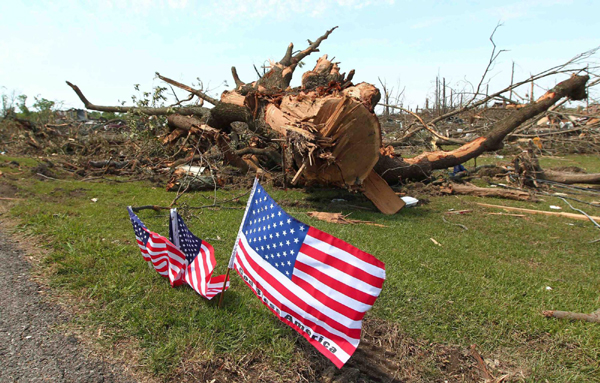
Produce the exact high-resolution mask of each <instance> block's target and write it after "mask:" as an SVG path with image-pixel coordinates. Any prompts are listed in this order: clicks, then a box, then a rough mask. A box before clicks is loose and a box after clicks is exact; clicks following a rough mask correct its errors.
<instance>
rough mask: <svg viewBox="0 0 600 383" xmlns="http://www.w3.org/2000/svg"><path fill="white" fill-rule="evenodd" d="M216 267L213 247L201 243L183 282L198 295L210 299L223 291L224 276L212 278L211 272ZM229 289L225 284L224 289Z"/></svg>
mask: <svg viewBox="0 0 600 383" xmlns="http://www.w3.org/2000/svg"><path fill="white" fill-rule="evenodd" d="M216 265H217V261H216V259H215V251H214V249H213V247H212V246H211V245H210V244H209V243H207V242H204V241H202V245H201V248H200V253H199V254H198V255H197V256H196V257H195V258H194V260H193V261H192V263H190V264H189V265H188V266H187V268H186V272H185V281H186V282H187V283H188V284H189V285H190V286H191V287H192V289H194V290H195V291H196V292H197V293H198V294H200V295H202V296H203V297H205V298H208V299H211V298H212V297H214V296H215V295H217V294H218V293H220V292H221V291H222V290H223V281H224V280H225V276H224V275H219V276H216V277H214V278H213V277H212V272H213V270H214V269H215V266H216ZM228 287H229V282H227V285H226V289H227V288H228Z"/></svg>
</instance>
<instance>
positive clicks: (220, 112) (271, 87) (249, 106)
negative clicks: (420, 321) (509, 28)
mask: <svg viewBox="0 0 600 383" xmlns="http://www.w3.org/2000/svg"><path fill="white" fill-rule="evenodd" d="M336 28H337V27H335V28H332V29H331V30H329V31H327V32H326V33H325V34H324V35H322V36H321V37H319V38H318V39H317V40H315V41H314V42H312V41H310V40H309V41H308V44H309V45H308V47H307V48H306V49H304V50H301V51H297V52H295V51H294V46H293V44H290V45H289V46H288V48H287V50H286V52H285V54H284V56H283V57H282V59H281V60H279V61H278V62H271V64H270V69H269V71H268V72H266V73H265V74H264V75H262V76H261V77H260V78H259V79H258V80H257V81H254V82H251V83H246V82H244V81H242V80H241V79H240V78H239V76H238V73H237V70H236V68H235V67H232V76H233V78H234V81H235V84H236V87H235V89H233V90H230V91H225V92H223V93H222V95H221V98H220V100H217V99H214V98H212V97H210V96H208V95H206V94H205V93H204V92H202V91H201V90H199V89H194V88H192V87H190V86H188V85H185V84H182V83H179V82H177V81H174V80H172V79H169V78H167V77H164V76H161V75H160V74H158V73H157V76H158V77H159V78H160V79H162V80H163V81H165V82H167V83H168V84H170V85H172V86H175V87H178V88H180V89H183V90H185V91H187V92H189V93H190V95H192V96H195V97H198V98H199V99H200V100H202V102H208V103H210V104H212V105H213V107H212V108H205V107H202V106H181V103H178V105H175V106H173V107H168V108H137V107H125V106H114V107H112V106H99V105H94V104H92V103H90V102H89V101H88V100H87V99H86V98H85V96H84V95H83V93H82V92H81V91H80V90H79V88H78V87H77V86H75V85H73V84H71V83H69V82H67V84H68V85H69V86H71V88H73V90H74V91H75V92H76V93H77V95H78V96H79V98H80V99H81V101H82V102H83V103H84V105H85V106H86V108H88V109H92V110H98V111H111V112H130V113H143V114H150V115H168V119H167V121H168V125H169V128H170V133H169V134H168V135H166V136H165V137H164V139H163V143H164V144H167V145H178V144H179V145H180V140H181V139H184V140H187V138H188V137H189V136H190V135H194V136H201V137H203V138H204V139H205V140H206V141H205V142H208V143H209V145H208V146H210V145H216V146H218V147H219V149H220V150H221V152H222V153H223V157H224V160H225V161H226V162H227V163H229V164H231V165H233V166H235V167H237V168H239V169H241V170H242V171H244V172H247V171H256V170H257V169H259V168H260V167H261V161H260V160H259V158H266V159H267V160H269V161H276V160H278V159H279V158H281V160H282V161H281V163H282V167H283V168H284V169H283V171H284V174H285V173H289V174H290V175H291V179H292V180H291V182H292V184H305V185H306V184H319V185H331V186H336V187H342V188H347V189H350V190H356V191H362V192H363V193H364V194H365V195H366V196H367V197H368V198H369V199H370V200H371V201H373V203H374V204H375V205H376V206H377V208H378V209H379V210H380V211H382V212H383V213H385V214H394V213H396V212H397V211H399V210H400V209H401V208H402V207H403V206H404V202H403V201H402V200H401V199H400V198H398V196H397V195H396V194H395V193H394V191H393V190H392V189H391V188H390V186H389V185H390V184H396V183H398V182H402V181H406V180H412V179H423V178H426V177H428V176H429V175H430V174H431V172H432V171H433V170H435V169H443V168H447V167H451V166H454V165H458V164H460V163H463V162H465V161H467V160H469V159H471V158H474V157H476V156H478V155H480V154H481V153H483V152H486V151H492V150H497V149H499V148H501V147H502V141H503V139H504V138H505V137H506V136H507V135H508V134H510V133H511V132H513V130H514V129H515V128H517V127H518V126H519V125H520V124H521V123H523V122H524V121H526V120H527V119H529V118H531V117H533V116H535V115H537V114H539V113H541V112H544V111H545V110H547V109H548V108H550V107H551V106H552V105H554V104H555V103H556V102H557V101H559V100H560V99H561V98H564V97H568V98H570V99H573V100H580V99H583V98H584V97H585V85H586V82H587V81H588V79H589V77H588V76H573V77H572V78H570V79H568V80H566V81H563V82H562V83H560V84H558V85H557V86H556V87H555V88H554V89H552V90H551V91H549V92H548V93H547V94H546V95H544V96H543V97H541V98H540V99H539V100H538V101H537V102H535V103H533V104H531V105H529V106H527V107H525V108H522V109H520V110H518V111H516V112H515V113H514V114H513V115H511V116H509V117H508V118H506V119H505V120H503V121H500V122H499V123H498V124H497V126H496V127H495V129H493V130H492V131H491V132H490V133H488V134H487V135H486V136H484V137H480V138H477V139H475V140H473V141H471V142H468V143H466V144H464V145H463V146H461V147H460V148H458V149H456V150H453V151H449V152H445V151H435V152H429V153H423V154H421V155H418V156H417V157H414V158H407V159H403V158H401V157H398V156H395V155H394V154H393V150H390V149H389V148H383V146H382V139H381V128H380V125H379V120H378V118H377V116H376V115H375V113H374V108H375V106H376V105H377V103H378V102H379V100H380V98H381V94H380V92H379V90H378V89H377V88H376V87H375V86H374V85H372V84H368V83H364V82H363V83H359V84H354V83H353V82H352V80H353V77H354V70H352V71H350V72H349V73H348V74H347V75H346V73H341V72H340V68H339V63H337V62H334V61H333V60H330V59H329V58H328V56H327V55H324V56H322V57H320V58H319V59H318V60H317V63H316V65H315V67H314V68H313V69H312V70H310V71H308V72H306V73H304V74H303V75H302V79H301V86H300V87H297V88H291V87H290V82H291V79H292V76H293V74H294V71H295V70H296V68H297V67H298V66H299V64H300V62H301V61H302V60H303V59H304V58H306V57H307V56H308V55H310V54H312V53H314V52H319V46H320V44H321V43H322V42H323V41H324V40H325V39H327V38H328V37H329V35H330V34H331V33H332V32H333V31H334V30H335V29H336ZM234 123H244V124H245V126H246V127H247V129H248V130H249V131H250V132H252V133H253V134H254V135H255V136H256V137H258V138H259V141H260V142H262V143H263V145H262V147H252V146H248V147H246V148H241V149H239V150H238V148H232V146H231V144H230V142H229V141H230V137H229V135H233V134H232V132H233V128H232V124H234ZM184 142H185V141H184ZM274 142H275V143H279V144H281V146H282V147H283V148H284V150H283V156H281V155H280V153H279V151H278V150H275V149H270V148H269V147H268V145H267V144H269V143H274ZM208 146H205V147H203V148H202V149H204V150H206V149H208Z"/></svg>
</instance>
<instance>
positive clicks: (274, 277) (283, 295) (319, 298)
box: [229, 181, 385, 368]
mask: <svg viewBox="0 0 600 383" xmlns="http://www.w3.org/2000/svg"><path fill="white" fill-rule="evenodd" d="M229 267H230V268H235V270H236V271H237V272H238V274H239V275H240V276H241V277H242V278H243V279H244V281H245V282H246V284H247V285H248V286H249V287H250V288H251V289H252V291H253V292H254V293H255V294H256V296H257V297H258V298H259V299H260V300H261V301H262V302H263V303H264V304H265V305H266V306H267V307H268V308H269V309H270V310H271V311H272V312H273V313H274V314H275V315H276V316H277V317H278V318H279V319H280V320H281V321H283V322H284V323H286V324H287V325H289V326H291V327H292V328H293V329H295V330H296V331H298V332H299V333H300V334H301V335H302V336H304V337H305V338H306V339H307V340H308V341H309V342H310V343H311V344H312V345H313V346H315V347H316V348H317V349H318V350H319V351H320V352H321V353H322V354H323V355H325V356H326V357H327V358H329V359H330V360H331V361H332V362H333V363H334V364H335V365H336V366H337V367H338V368H341V367H342V366H343V365H344V363H346V361H347V360H348V359H349V358H350V356H351V355H352V354H353V353H354V351H355V350H356V348H357V347H358V344H359V342H360V333H361V327H362V318H363V317H364V315H365V313H366V312H367V311H368V310H369V309H370V308H371V306H372V305H373V303H374V302H375V300H376V299H377V297H378V296H379V293H380V292H381V288H382V286H383V281H384V279H385V265H384V264H383V262H381V261H380V260H378V259H377V258H375V257H374V256H372V255H370V254H368V253H365V252H364V251H361V250H359V249H357V248H356V247H354V246H352V245H350V244H348V243H346V242H344V241H342V240H340V239H338V238H335V237H333V236H331V235H329V234H327V233H324V232H322V231H320V230H318V229H316V228H314V227H311V226H308V225H306V224H304V223H302V222H300V221H298V220H296V219H295V218H293V217H292V216H290V215H288V214H287V213H286V212H285V211H283V210H282V209H281V207H279V205H277V203H275V201H274V200H273V199H272V198H271V197H270V196H269V195H268V194H267V192H266V191H265V190H264V189H263V188H262V186H260V184H259V183H258V181H255V183H254V187H253V189H252V193H251V195H250V199H249V201H248V205H247V207H246V213H245V215H244V220H243V222H242V225H241V227H240V231H239V233H238V239H237V240H236V247H235V248H234V251H233V254H232V259H231V261H230V265H229Z"/></svg>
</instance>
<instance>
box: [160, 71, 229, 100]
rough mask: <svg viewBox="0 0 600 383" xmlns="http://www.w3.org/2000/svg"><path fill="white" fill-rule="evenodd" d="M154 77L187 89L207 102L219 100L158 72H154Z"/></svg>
mask: <svg viewBox="0 0 600 383" xmlns="http://www.w3.org/2000/svg"><path fill="white" fill-rule="evenodd" d="M156 77H158V78H159V79H161V80H163V81H164V82H166V83H168V84H171V85H174V86H176V87H178V88H181V89H183V90H186V91H188V92H190V93H193V94H195V95H196V96H198V97H200V98H201V99H203V100H204V101H206V102H209V103H211V104H213V105H217V104H218V103H219V100H217V99H215V98H212V97H210V96H209V95H207V94H205V93H204V92H201V91H200V90H198V89H194V88H192V87H190V86H188V85H185V84H182V83H180V82H178V81H175V80H171V79H170V78H168V77H164V76H161V75H160V73H158V72H156Z"/></svg>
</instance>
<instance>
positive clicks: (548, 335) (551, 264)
mask: <svg viewBox="0 0 600 383" xmlns="http://www.w3.org/2000/svg"><path fill="white" fill-rule="evenodd" d="M2 159H4V160H6V157H2ZM18 160H19V161H20V159H18ZM573 161H575V162H577V161H580V162H578V163H582V162H584V161H587V159H586V160H581V159H575V158H574V159H573ZM590 162H591V160H590ZM22 163H23V164H24V165H29V166H31V165H34V163H35V162H29V163H26V162H22ZM599 163H600V161H597V160H596V162H595V165H594V166H598V164H599ZM580 166H581V165H580ZM0 171H2V172H4V173H5V174H9V173H10V172H14V169H10V168H8V167H5V166H4V165H3V164H2V163H0ZM11 183H13V184H15V185H17V186H18V187H19V189H20V191H19V194H18V195H17V197H19V196H23V197H25V196H26V197H27V198H26V199H24V200H22V201H19V202H18V203H17V204H15V205H14V206H13V208H12V209H11V214H12V215H13V216H14V217H18V218H19V219H20V220H21V221H22V225H21V226H20V230H22V231H28V232H32V233H34V234H43V235H45V236H48V237H49V238H50V240H49V243H48V245H47V247H48V248H49V249H50V250H51V251H50V253H49V255H48V257H47V258H46V259H45V263H44V267H46V269H47V270H51V271H52V274H51V277H50V278H51V283H52V286H53V287H54V288H56V289H59V290H60V291H66V292H68V293H69V294H70V295H72V296H74V297H75V298H76V299H77V301H78V302H80V304H81V305H82V306H83V307H84V308H86V310H83V312H84V313H85V314H82V316H81V317H80V318H79V319H78V320H79V321H80V323H81V324H82V325H84V326H88V327H90V328H94V329H95V328H98V327H100V326H102V327H103V328H105V329H107V330H109V331H107V333H108V334H110V336H108V337H105V338H103V339H102V340H100V342H101V343H104V344H106V346H110V345H111V344H112V343H114V342H117V341H121V340H124V339H134V340H135V341H136V342H138V343H139V346H140V347H141V349H142V350H143V356H142V359H143V360H142V362H143V363H144V364H147V365H148V368H149V370H150V371H151V372H152V373H155V374H158V375H160V376H163V377H164V378H168V377H169V376H170V375H169V374H170V372H171V371H172V370H173V369H174V368H176V367H178V366H180V364H181V361H182V360H187V359H189V358H196V359H203V358H209V357H211V356H214V355H232V356H233V357H241V355H244V354H246V353H252V352H259V353H261V354H262V355H264V358H265V360H269V361H271V363H272V364H273V365H276V366H278V367H277V368H292V367H293V366H292V364H293V362H292V361H291V360H293V358H292V356H293V355H294V354H295V353H296V352H297V347H298V346H297V343H298V342H302V341H303V340H299V338H298V336H296V335H295V334H294V332H293V330H291V329H289V328H287V327H286V326H284V325H282V324H281V323H280V322H279V321H278V320H277V319H276V318H275V317H274V316H273V315H272V314H271V313H270V312H269V311H268V310H267V309H266V308H265V307H263V305H262V304H261V303H260V302H259V301H258V300H257V299H256V298H255V297H254V296H253V294H252V293H251V291H250V290H249V289H248V288H247V287H246V286H245V285H244V284H243V282H242V281H241V280H240V278H238V277H237V276H233V277H232V286H231V288H230V291H228V292H227V293H226V296H225V303H224V307H223V308H222V309H218V308H217V302H216V299H215V300H214V301H210V302H208V301H206V300H203V299H202V298H201V297H199V296H198V295H197V294H196V293H195V292H193V291H192V290H191V289H189V288H175V289H172V288H170V287H169V285H168V282H167V281H166V279H163V278H161V277H160V276H159V275H158V274H157V273H156V272H154V271H153V270H150V269H149V268H148V266H147V265H146V264H145V262H143V260H142V257H141V255H140V252H139V250H138V249H137V246H136V244H135V238H134V236H133V230H132V227H131V224H130V222H129V219H128V216H127V211H126V209H125V207H126V206H128V205H146V204H156V205H168V204H169V203H170V202H171V201H172V199H173V197H174V194H172V193H167V192H165V191H164V190H163V189H161V188H154V187H152V185H150V184H148V183H136V182H134V183H112V184H107V183H85V182H77V181H64V180H61V181H35V180H32V179H26V180H18V179H16V177H15V179H14V180H13V181H11ZM268 190H269V192H271V193H272V196H273V197H274V198H275V199H276V200H277V201H279V202H283V203H284V205H286V204H288V205H289V203H291V202H293V201H302V202H303V204H302V205H300V206H309V207H308V208H298V207H288V208H287V210H288V211H290V212H291V214H292V215H294V216H296V217H297V218H299V219H300V220H302V221H304V222H306V223H308V224H311V225H313V226H316V227H317V228H319V229H322V230H324V231H326V232H329V233H331V234H333V235H335V236H337V237H339V238H342V239H344V240H346V241H348V242H350V243H352V244H353V245H355V246H357V247H359V248H361V249H363V250H365V251H367V252H369V253H371V254H374V255H375V256H377V257H378V258H380V259H381V260H383V261H384V262H385V263H386V270H387V280H386V282H385V285H384V288H383V291H382V293H381V296H380V298H379V299H378V300H377V302H376V303H375V305H374V307H373V309H372V311H371V312H370V313H369V314H368V318H380V319H384V320H386V321H388V322H390V323H396V324H398V325H399V326H400V328H401V329H402V331H403V332H404V333H405V334H407V335H408V336H410V337H413V338H415V339H423V340H426V341H428V342H435V343H440V344H448V345H458V346H460V347H464V348H467V347H468V346H469V345H470V344H473V343H475V344H477V345H478V346H479V348H480V350H481V352H482V353H483V354H484V355H486V357H495V358H498V359H500V360H502V361H507V362H509V363H510V364H512V365H514V366H518V367H520V368H523V369H524V370H525V371H527V376H528V378H529V379H530V380H531V381H543V380H544V379H548V380H549V381H599V380H600V364H599V360H600V331H599V330H600V328H599V327H598V325H597V324H591V323H583V322H569V321H560V320H549V319H546V318H544V317H543V316H542V315H541V312H542V311H543V310H549V309H558V310H568V311H575V312H592V311H595V310H596V309H598V308H600V294H599V291H600V247H599V246H600V245H599V244H598V242H596V243H590V241H592V240H595V239H597V238H598V237H600V231H598V229H596V228H595V227H594V226H593V225H592V224H591V223H589V222H584V221H571V220H568V219H562V218H554V217H546V216H528V217H527V218H516V217H508V216H495V215H488V214H486V213H487V212H488V211H489V210H485V209H483V208H481V207H478V206H476V205H475V204H474V202H488V203H494V204H505V205H511V206H520V207H528V208H533V209H545V210H548V205H550V204H556V205H561V206H563V208H564V209H565V211H568V207H566V205H565V204H564V203H562V201H560V200H556V199H553V198H551V197H548V199H547V200H546V201H543V202H540V203H537V204H535V203H525V202H513V201H505V200H497V199H478V198H474V197H453V196H452V197H439V198H438V197H433V198H431V199H430V203H429V204H426V205H424V206H419V207H417V208H413V209H405V210H403V211H401V212H400V213H399V214H397V215H394V216H383V215H381V214H378V213H375V212H370V211H363V210H348V209H335V208H332V210H333V211H344V213H352V215H351V217H352V218H355V219H363V220H370V221H374V222H377V223H381V224H384V225H386V227H384V228H379V227H373V226H367V225H353V226H345V225H336V224H328V223H325V222H321V221H317V220H313V219H311V218H309V217H307V216H306V214H304V212H305V211H308V210H322V209H324V208H325V207H326V206H325V205H327V204H328V202H329V201H330V200H331V199H332V198H340V197H341V198H355V200H354V201H352V203H353V204H366V205H368V202H363V201H361V198H360V197H353V196H351V195H349V194H347V193H346V192H344V191H317V192H314V193H313V194H307V193H304V192H302V191H288V192H284V191H281V190H273V189H269V188H268ZM242 192H243V191H240V190H232V191H219V192H218V198H219V199H220V200H221V199H227V198H231V197H233V196H235V195H239V194H241V193H242ZM91 198H98V201H97V202H95V203H94V202H92V201H91ZM212 198H213V194H212V193H211V192H206V193H195V194H190V195H186V196H184V197H183V198H182V199H181V200H180V202H184V203H185V204H187V205H189V206H199V205H205V204H207V203H210V202H212ZM245 199H246V197H244V198H242V200H241V201H239V202H238V203H230V204H228V205H227V206H229V207H238V208H240V209H204V210H200V211H186V212H185V213H186V215H185V216H184V218H185V219H186V220H187V223H188V225H189V226H190V229H191V230H192V231H193V232H194V233H195V234H196V235H198V236H199V237H201V238H205V239H206V238H209V239H208V241H209V242H211V244H212V245H213V246H214V248H215V252H216V258H217V262H218V266H217V269H216V271H215V272H216V273H217V274H221V273H224V272H225V267H226V263H227V260H228V258H229V255H230V253H231V249H232V246H233V243H234V240H235V237H236V234H237V229H238V227H239V224H240V221H241V219H242V215H243V207H244V206H245ZM577 206H578V207H581V208H583V209H584V210H586V211H588V212H589V213H590V214H595V215H600V214H598V213H599V212H598V209H596V208H593V207H591V206H587V205H579V204H578V205H577ZM449 209H456V210H462V209H472V210H473V212H472V213H471V214H467V215H445V217H446V220H447V221H449V222H452V223H460V224H462V225H465V226H466V227H468V230H466V231H465V230H463V229H461V228H460V227H458V226H455V225H451V224H448V223H446V222H444V221H443V219H442V215H443V213H444V212H445V211H448V210H449ZM594 209H595V210H594ZM139 216H140V218H141V219H142V221H143V222H144V223H145V224H146V225H147V226H148V227H149V228H150V229H152V230H155V231H157V232H159V233H161V234H165V235H166V234H167V233H168V228H167V213H166V212H161V213H156V212H153V211H142V212H140V213H139ZM218 238H220V240H218ZM430 238H434V239H435V240H436V241H438V242H439V243H440V244H441V245H442V246H437V245H435V244H434V243H433V242H432V241H431V239H430ZM547 286H550V287H551V288H552V290H547V289H546V287H547Z"/></svg>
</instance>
